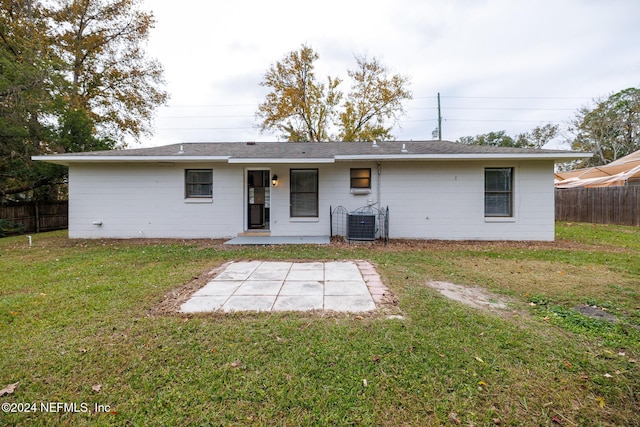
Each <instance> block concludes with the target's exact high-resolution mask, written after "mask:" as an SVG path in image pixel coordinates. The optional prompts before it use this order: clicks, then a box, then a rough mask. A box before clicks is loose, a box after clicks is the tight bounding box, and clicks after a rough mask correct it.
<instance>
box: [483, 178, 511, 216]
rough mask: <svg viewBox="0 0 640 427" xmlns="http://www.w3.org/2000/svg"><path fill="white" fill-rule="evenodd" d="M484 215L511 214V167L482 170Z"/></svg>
mask: <svg viewBox="0 0 640 427" xmlns="http://www.w3.org/2000/svg"><path fill="white" fill-rule="evenodd" d="M484 216H485V217H512V216H513V168H486V169H485V170H484Z"/></svg>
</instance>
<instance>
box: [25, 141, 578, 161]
mask: <svg viewBox="0 0 640 427" xmlns="http://www.w3.org/2000/svg"><path fill="white" fill-rule="evenodd" d="M590 156H591V154H590V153H579V152H575V151H564V150H541V149H527V148H512V147H493V146H479V145H467V144H462V143H456V142H449V141H385V142H378V143H375V144H373V143H371V142H321V143H318V142H296V143H288V142H255V143H254V142H224V143H183V144H172V145H165V146H161V147H152V148H136V149H127V150H110V151H93V152H83V153H67V154H54V155H47V156H34V157H33V160H42V161H47V162H51V163H58V164H63V165H69V164H72V163H88V162H90V163H94V162H100V163H103V162H193V161H219V162H225V163H270V164H272V163H334V162H338V161H349V160H352V161H353V160H483V159H485V160H486V159H510V160H525V159H530V160H531V159H534V160H535V159H541V160H542V159H547V160H554V161H556V162H564V161H568V160H575V159H580V158H585V157H590Z"/></svg>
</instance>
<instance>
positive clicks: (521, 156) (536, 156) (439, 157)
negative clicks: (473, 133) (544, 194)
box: [335, 152, 593, 163]
mask: <svg viewBox="0 0 640 427" xmlns="http://www.w3.org/2000/svg"><path fill="white" fill-rule="evenodd" d="M591 156H593V153H573V152H564V153H532V154H525V153H509V154H505V153H502V154H494V153H473V154H374V155H370V154H354V155H336V156H335V159H336V161H350V160H359V161H365V160H378V161H379V160H396V161H403V160H434V161H447V160H448V161H450V160H553V161H554V162H556V163H561V162H567V161H571V160H579V159H587V158H589V157H591Z"/></svg>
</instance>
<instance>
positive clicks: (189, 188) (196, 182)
mask: <svg viewBox="0 0 640 427" xmlns="http://www.w3.org/2000/svg"><path fill="white" fill-rule="evenodd" d="M185 184H186V185H185V198H187V199H189V198H203V197H208V198H211V197H213V170H211V169H187V170H186V171H185Z"/></svg>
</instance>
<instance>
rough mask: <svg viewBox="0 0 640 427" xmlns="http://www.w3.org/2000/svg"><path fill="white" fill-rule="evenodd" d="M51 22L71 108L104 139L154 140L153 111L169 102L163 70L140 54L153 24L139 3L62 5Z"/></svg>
mask: <svg viewBox="0 0 640 427" xmlns="http://www.w3.org/2000/svg"><path fill="white" fill-rule="evenodd" d="M57 3H58V4H57V7H56V8H54V9H53V10H52V11H51V13H50V16H51V18H52V20H53V22H54V24H55V27H54V31H53V34H54V37H55V39H56V40H57V43H56V45H55V48H56V50H57V52H58V55H59V56H60V58H62V60H63V61H64V62H65V65H66V71H67V73H68V76H67V78H68V80H69V81H68V83H69V92H68V93H67V94H66V98H67V104H68V105H69V106H70V108H71V109H73V110H83V111H84V112H85V113H86V114H87V116H88V117H89V118H90V119H91V120H93V122H94V123H95V124H96V125H97V126H98V127H99V130H100V133H101V134H102V135H103V136H104V137H108V138H111V139H112V140H114V141H115V140H120V139H121V138H122V137H124V136H126V135H129V136H132V137H134V138H136V139H138V138H139V137H140V136H143V135H150V134H151V122H152V118H153V113H154V111H155V109H156V108H157V107H158V106H159V105H162V104H163V103H164V102H165V101H166V100H167V97H168V95H167V93H166V92H164V91H163V90H162V89H161V88H160V87H161V85H162V84H163V83H164V81H163V69H162V66H161V64H160V63H159V62H158V61H155V60H152V59H148V58H147V57H146V55H145V51H144V49H143V48H142V46H143V44H144V42H146V40H147V39H148V37H149V31H150V30H151V29H152V28H153V26H154V24H155V21H154V18H153V14H152V13H151V12H146V11H142V10H139V9H138V4H140V0H58V1H57Z"/></svg>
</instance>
